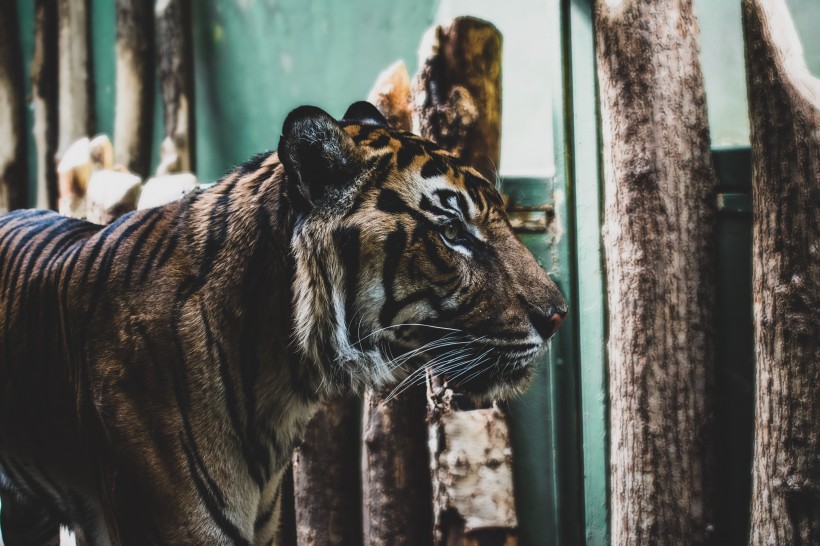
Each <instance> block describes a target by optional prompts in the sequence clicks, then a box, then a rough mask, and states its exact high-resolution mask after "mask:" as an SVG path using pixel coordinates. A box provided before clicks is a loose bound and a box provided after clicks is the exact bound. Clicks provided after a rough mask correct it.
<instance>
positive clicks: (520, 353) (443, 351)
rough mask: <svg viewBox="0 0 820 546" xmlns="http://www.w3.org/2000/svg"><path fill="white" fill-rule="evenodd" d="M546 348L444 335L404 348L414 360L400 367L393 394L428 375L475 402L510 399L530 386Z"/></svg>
mask: <svg viewBox="0 0 820 546" xmlns="http://www.w3.org/2000/svg"><path fill="white" fill-rule="evenodd" d="M545 348H546V344H545V343H543V342H539V343H526V344H518V345H509V344H504V345H499V344H494V343H488V342H487V341H485V340H484V339H483V338H477V337H473V336H445V337H444V338H441V339H438V340H436V341H432V342H427V343H425V344H421V345H416V347H415V348H414V349H408V348H407V346H404V350H403V353H404V354H412V355H413V358H412V359H408V360H407V361H406V362H404V365H403V366H401V372H400V373H399V375H400V376H402V378H401V381H400V382H399V383H398V384H397V385H396V387H395V390H394V392H402V391H403V390H405V389H406V388H410V387H411V386H413V385H417V384H421V383H423V382H424V378H425V374H430V375H432V376H436V377H438V378H440V379H441V380H442V382H443V383H444V384H446V386H447V388H449V389H452V390H453V391H454V393H456V394H458V395H463V396H465V397H468V398H470V399H473V400H474V401H476V402H478V401H484V400H488V399H502V400H503V399H506V398H510V397H513V396H516V395H519V394H522V393H523V392H524V391H525V390H526V388H527V387H528V386H529V384H530V382H531V380H532V378H533V375H534V373H535V360H536V358H537V357H538V356H539V355H541V354H542V353H543V352H544V351H545ZM391 352H392V353H393V354H395V351H391Z"/></svg>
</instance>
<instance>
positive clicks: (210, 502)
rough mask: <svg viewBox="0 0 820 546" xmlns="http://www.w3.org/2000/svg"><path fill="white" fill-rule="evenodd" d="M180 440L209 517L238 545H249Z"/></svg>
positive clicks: (189, 470)
mask: <svg viewBox="0 0 820 546" xmlns="http://www.w3.org/2000/svg"><path fill="white" fill-rule="evenodd" d="M180 442H181V444H182V448H183V449H184V450H185V455H186V458H187V460H188V472H189V473H190V475H191V478H192V479H193V481H194V485H195V486H196V488H197V491H198V492H199V496H200V497H201V498H202V500H203V501H204V502H205V508H206V509H207V510H208V513H209V514H210V515H211V519H213V521H214V522H215V523H216V524H217V525H218V526H219V528H220V530H221V531H222V533H223V534H225V535H226V536H227V537H228V538H229V539H231V541H232V542H233V543H234V544H238V545H240V546H251V543H250V541H249V540H248V539H247V538H245V537H244V536H242V532H241V531H240V530H239V528H238V527H237V526H236V524H234V522H232V521H231V520H230V519H228V516H227V515H226V514H225V513H224V512H223V510H222V508H223V507H224V503H222V502H219V501H220V499H218V498H216V497H215V496H214V495H213V492H212V491H211V490H210V489H209V487H208V486H207V484H206V483H205V481H203V478H204V477H203V476H201V475H200V472H199V469H198V468H197V465H196V464H195V459H196V455H195V454H194V453H193V452H192V451H191V450H190V449H189V447H190V446H188V445H187V443H186V442H185V439H184V438H182V437H181V438H180Z"/></svg>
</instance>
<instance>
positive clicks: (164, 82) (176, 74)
mask: <svg viewBox="0 0 820 546" xmlns="http://www.w3.org/2000/svg"><path fill="white" fill-rule="evenodd" d="M155 16H156V37H157V65H158V69H159V83H160V88H161V89H162V101H163V108H164V116H163V119H164V120H165V138H164V140H163V141H162V149H161V151H160V164H159V167H158V168H157V174H158V175H163V174H171V173H184V172H192V171H193V168H194V167H193V165H194V162H195V160H196V157H195V149H194V78H193V68H194V60H193V45H192V44H193V40H192V37H191V2H190V0H159V1H158V2H157V4H156V11H155Z"/></svg>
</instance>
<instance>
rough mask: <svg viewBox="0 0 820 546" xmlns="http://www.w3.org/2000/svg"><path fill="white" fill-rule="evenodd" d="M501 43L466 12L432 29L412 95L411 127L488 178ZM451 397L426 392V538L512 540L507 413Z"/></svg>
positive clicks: (494, 153)
mask: <svg viewBox="0 0 820 546" xmlns="http://www.w3.org/2000/svg"><path fill="white" fill-rule="evenodd" d="M501 42H502V40H501V33H499V32H498V30H497V29H496V28H495V27H494V26H493V25H491V24H490V23H488V22H486V21H482V20H480V19H475V18H472V17H458V18H456V19H454V20H453V21H452V22H451V23H450V24H449V25H448V26H446V27H443V26H437V27H434V28H432V29H430V30H429V31H428V32H427V34H426V35H425V37H424V38H423V39H422V46H421V48H420V49H421V51H420V52H419V58H420V68H419V72H418V74H416V77H415V79H414V81H413V96H412V99H411V105H412V108H413V126H414V130H415V132H417V133H419V134H420V135H421V136H423V137H425V138H429V139H430V140H433V141H434V142H436V143H438V144H439V145H440V146H442V147H443V148H445V149H448V150H450V151H452V152H454V153H456V154H458V155H459V157H460V158H461V159H462V160H463V161H464V162H466V163H468V164H470V165H472V166H474V167H475V168H477V169H478V170H479V171H480V172H481V173H482V174H483V175H484V176H486V177H487V178H488V179H490V180H495V179H496V176H497V173H498V163H499V160H500V152H501V147H500V135H501ZM451 395H452V391H450V390H449V389H447V388H446V385H445V386H442V387H441V388H437V389H435V392H433V393H432V394H431V395H430V396H431V402H430V408H432V409H431V411H430V413H428V419H429V429H428V434H429V438H430V442H429V443H430V446H431V448H432V450H433V451H432V453H430V457H431V460H430V461H431V470H432V476H433V519H434V524H433V530H434V541H435V543H437V544H439V545H445V544H446V545H448V546H451V545H452V546H455V545H463V546H467V545H470V546H472V545H479V544H480V545H482V546H485V545H486V546H495V545H499V546H500V545H504V546H512V545H514V544H516V543H517V531H516V530H517V527H518V521H517V517H516V510H515V497H514V494H513V481H512V450H511V448H510V439H509V431H508V428H507V423H506V420H505V416H504V415H503V414H502V413H501V412H500V411H499V410H497V409H495V408H483V409H474V410H471V411H456V410H455V409H454V408H453V407H452V406H451V404H450V397H451ZM454 460H455V461H457V464H455V465H453V464H452V461H454Z"/></svg>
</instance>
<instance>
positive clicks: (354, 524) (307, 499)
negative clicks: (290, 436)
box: [293, 399, 362, 546]
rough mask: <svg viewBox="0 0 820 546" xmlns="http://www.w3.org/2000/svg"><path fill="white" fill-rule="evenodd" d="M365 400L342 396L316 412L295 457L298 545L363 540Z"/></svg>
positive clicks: (330, 545) (326, 545)
mask: <svg viewBox="0 0 820 546" xmlns="http://www.w3.org/2000/svg"><path fill="white" fill-rule="evenodd" d="M360 419H361V414H360V411H359V403H358V401H356V400H351V399H337V400H333V401H330V402H328V403H326V404H325V405H324V407H323V408H322V409H320V410H319V411H318V412H316V415H315V416H314V417H313V419H312V420H311V421H310V423H309V425H308V427H307V430H306V431H305V437H304V442H303V443H302V445H301V446H300V447H299V449H297V450H296V452H295V453H294V455H293V483H294V490H295V511H296V537H297V542H298V544H306V545H308V544H309V545H310V546H342V545H345V546H346V545H349V544H361V542H362V513H361V491H360V480H359V468H360V458H359V421H360Z"/></svg>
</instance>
